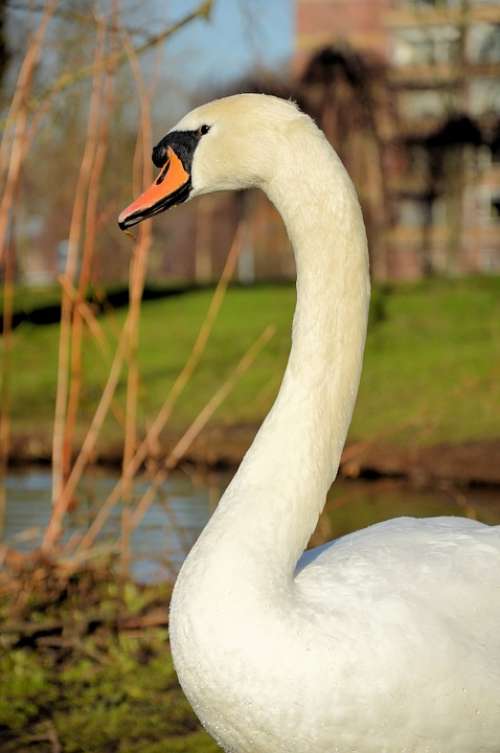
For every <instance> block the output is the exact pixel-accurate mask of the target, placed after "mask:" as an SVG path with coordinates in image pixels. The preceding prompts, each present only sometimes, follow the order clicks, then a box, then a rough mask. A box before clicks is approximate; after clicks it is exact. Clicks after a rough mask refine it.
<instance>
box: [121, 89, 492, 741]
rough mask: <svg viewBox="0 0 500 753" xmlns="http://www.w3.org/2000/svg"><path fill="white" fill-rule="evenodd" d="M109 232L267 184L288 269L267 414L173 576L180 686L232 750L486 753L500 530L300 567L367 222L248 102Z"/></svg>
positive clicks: (170, 144) (359, 535)
mask: <svg viewBox="0 0 500 753" xmlns="http://www.w3.org/2000/svg"><path fill="white" fill-rule="evenodd" d="M153 160H154V162H155V163H156V164H157V165H158V166H160V167H161V168H162V171H161V173H160V176H159V178H158V179H157V182H156V183H155V184H154V185H153V186H152V187H151V188H150V189H149V190H148V191H146V192H145V194H143V195H142V196H141V197H139V199H137V200H136V201H135V202H133V204H131V205H130V206H129V207H127V209H125V210H124V211H123V212H122V214H121V215H120V218H119V223H120V226H121V227H127V226H129V225H132V224H135V223H136V222H139V221H140V220H141V219H143V218H144V217H148V216H151V215H152V214H155V213H157V212H159V211H161V210H162V209H164V208H167V207H168V206H170V205H171V204H173V203H177V202H178V201H181V200H185V199H186V198H191V197H193V196H198V195H200V194H203V193H208V192H210V191H217V190H222V189H239V188H246V187H249V186H258V187H260V188H262V189H263V190H264V191H265V192H266V193H267V195H268V196H269V198H270V199H271V201H272V202H273V203H274V204H275V205H276V207H277V208H278V209H279V211H280V212H281V215H282V217H283V219H284V221H285V223H286V226H287V229H288V233H289V235H290V239H291V241H292V244H293V247H294V250H295V257H296V264H297V307H296V311H295V317H294V323H293V345H292V349H291V353H290V358H289V362H288V366H287V369H286V373H285V376H284V379H283V383H282V386H281V389H280V392H279V395H278V397H277V399H276V402H275V404H274V406H273V408H272V410H271V412H270V413H269V415H268V416H267V418H266V420H265V421H264V423H263V425H262V427H261V429H260V431H259V433H258V434H257V436H256V438H255V441H254V443H253V445H252V447H251V448H250V450H249V451H248V453H247V454H246V456H245V458H244V460H243V462H242V464H241V466H240V468H239V470H238V472H237V473H236V475H235V477H234V479H233V481H232V483H231V484H230V486H229V488H228V489H227V491H226V493H225V495H224V497H223V498H222V500H221V502H220V504H219V506H218V508H217V510H216V512H215V513H214V515H213V516H212V518H211V520H210V522H209V524H208V525H207V526H206V528H205V530H204V531H203V533H202V534H201V536H200V537H199V539H198V541H197V543H196V544H195V546H194V547H193V549H192V551H191V553H190V555H189V556H188V558H187V559H186V561H185V563H184V565H183V567H182V570H181V573H180V575H179V577H178V579H177V584H176V587H175V591H174V595H173V599H172V605H171V612H170V615H171V617H170V620H171V621H170V638H171V646H172V651H173V655H174V660H175V666H176V668H177V672H178V675H179V679H180V682H181V685H182V687H183V689H184V691H185V693H186V695H187V697H188V698H189V700H190V701H191V703H192V705H193V708H194V709H195V711H196V713H197V714H198V716H199V717H200V719H201V721H202V722H203V724H204V725H205V727H206V728H207V730H208V731H209V732H210V733H211V734H212V735H213V736H214V738H215V739H216V740H217V741H218V742H219V743H220V744H221V745H222V747H223V748H225V749H226V750H227V751H232V752H234V753H335V752H337V753H347V752H348V751H349V753H353V752H354V751H356V752H357V753H499V752H500V527H488V526H486V525H482V524H480V523H477V522H473V521H471V520H466V519H461V518H433V519H426V520H415V519H411V518H398V519H395V520H391V521H388V522H386V523H381V524H378V525H374V526H370V527H369V528H366V529H364V530H361V531H357V532H356V533H353V534H351V535H349V536H344V537H343V538H341V539H340V540H338V541H335V542H333V543H330V544H328V545H326V546H324V547H320V548H319V549H315V550H313V551H310V552H307V553H306V554H303V552H304V548H305V546H306V544H307V541H308V539H309V536H310V535H311V532H312V531H313V529H314V527H315V524H316V521H317V519H318V515H319V513H320V511H321V509H322V507H323V504H324V501H325V496H326V493H327V491H328V488H329V486H330V484H331V483H332V481H333V480H334V478H335V475H336V473H337V469H338V465H339V458H340V453H341V450H342V447H343V444H344V440H345V437H346V433H347V429H348V426H349V422H350V419H351V413H352V410H353V405H354V401H355V397H356V392H357V388H358V381H359V376H360V370H361V362H362V355H363V347H364V342H365V330H366V320H367V311H368V299H369V282H368V264H367V250H366V239H365V232H364V226H363V220H362V216H361V212H360V208H359V204H358V201H357V198H356V195H355V191H354V189H353V186H352V184H351V181H350V179H349V177H348V176H347V174H346V171H345V170H344V168H343V166H342V164H341V163H340V161H339V159H338V157H337V155H336V154H335V153H334V151H333V150H332V148H331V146H330V145H329V144H328V142H327V141H326V139H325V137H324V136H323V134H322V133H321V132H320V131H319V130H318V128H317V127H316V126H315V125H314V123H313V122H312V121H311V119H310V118H309V117H307V116H306V115H304V114H302V113H301V112H300V111H299V110H298V109H297V108H296V107H295V106H294V105H293V104H291V103H290V102H285V101H283V100H280V99H276V98H274V97H268V96H264V95H254V94H246V95H239V96H235V97H229V98H227V99H222V100H218V101H216V102H212V103H210V104H208V105H205V106H202V107H200V108H198V109H196V110H194V111H193V112H191V113H190V114H189V115H187V116H186V117H185V118H183V119H182V120H181V121H180V123H178V125H177V126H176V127H175V128H174V129H173V130H172V131H170V132H169V134H168V135H167V136H166V137H165V138H164V139H163V140H162V141H161V142H160V143H159V145H158V146H157V147H156V148H155V150H154V152H153Z"/></svg>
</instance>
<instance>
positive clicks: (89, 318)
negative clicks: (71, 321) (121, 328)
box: [58, 276, 125, 427]
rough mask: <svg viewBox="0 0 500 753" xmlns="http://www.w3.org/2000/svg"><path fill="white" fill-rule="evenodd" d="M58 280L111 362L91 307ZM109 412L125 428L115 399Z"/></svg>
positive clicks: (69, 286) (104, 339)
mask: <svg viewBox="0 0 500 753" xmlns="http://www.w3.org/2000/svg"><path fill="white" fill-rule="evenodd" d="M58 279H59V282H60V284H61V287H63V288H64V289H65V291H66V293H67V295H69V296H71V300H72V302H73V305H74V308H75V313H76V311H77V310H78V311H79V312H80V315H81V317H82V322H84V323H85V325H86V326H87V328H88V330H89V332H90V334H91V335H92V337H93V338H94V340H95V342H96V343H97V347H98V348H99V350H100V352H101V353H102V355H103V356H104V357H105V358H106V360H107V361H110V360H111V346H110V344H109V341H108V338H107V337H106V334H105V332H104V330H103V328H102V327H101V325H100V324H99V322H98V320H97V318H96V316H95V314H94V312H93V311H92V309H91V307H90V306H89V305H88V304H87V303H86V302H85V301H82V300H79V295H78V291H77V290H75V288H74V287H73V286H72V285H70V284H69V283H68V281H67V280H65V279H64V277H62V276H61V277H59V278H58ZM111 410H112V412H113V415H114V416H115V418H116V420H117V421H118V423H119V424H120V426H121V427H124V426H125V414H124V412H123V410H122V408H121V406H120V405H119V403H118V402H117V400H116V399H113V401H112V403H111Z"/></svg>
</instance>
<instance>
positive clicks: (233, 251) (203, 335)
mask: <svg viewBox="0 0 500 753" xmlns="http://www.w3.org/2000/svg"><path fill="white" fill-rule="evenodd" d="M243 236H244V232H243V225H240V226H239V227H238V228H237V231H236V234H235V237H234V239H233V242H232V244H231V248H230V249H229V253H228V255H227V259H226V263H225V265H224V269H223V271H222V274H221V277H220V279H219V282H218V284H217V287H216V289H215V291H214V294H213V296H212V299H211V301H210V306H209V308H208V312H207V315H206V317H205V319H204V320H203V323H202V325H201V327H200V330H199V332H198V336H197V338H196V340H195V343H194V345H193V348H192V350H191V353H190V355H189V357H188V359H187V361H186V363H185V364H184V367H183V369H182V371H181V372H180V374H179V376H178V377H177V379H176V380H175V382H174V384H173V386H172V388H171V390H170V392H169V394H168V396H167V398H166V400H165V402H164V403H163V405H162V407H161V409H160V411H159V413H158V415H157V417H156V419H155V420H154V422H153V424H152V425H151V427H150V428H149V430H148V432H147V434H146V437H145V438H144V440H143V441H142V442H141V444H140V445H139V447H138V448H137V451H136V453H135V454H134V457H133V458H132V459H131V461H130V463H129V465H128V466H127V468H126V473H127V474H128V477H129V478H130V479H132V478H133V477H134V476H135V474H136V473H137V471H138V470H139V468H140V467H141V465H142V464H143V462H144V460H145V459H146V458H147V456H148V452H149V448H150V447H151V446H152V445H156V444H158V441H159V437H160V434H161V432H162V430H163V428H164V427H165V424H166V423H167V421H168V419H169V418H170V415H171V413H172V410H173V408H174V406H175V404H176V402H177V400H178V398H179V397H180V395H181V394H182V391H183V390H184V388H185V386H186V385H187V384H188V382H189V380H190V379H191V377H192V375H193V372H194V370H195V369H196V367H197V365H198V363H199V362H200V359H201V357H202V355H203V353H204V351H205V348H206V345H207V342H208V338H209V336H210V333H211V331H212V328H213V325H214V323H215V319H216V317H217V314H218V312H219V310H220V307H221V305H222V301H223V300H224V296H225V293H226V290H227V286H228V284H229V281H230V279H231V277H232V275H233V273H234V269H235V267H236V262H237V259H238V254H239V252H240V248H241V243H242V239H243ZM75 465H76V464H75ZM70 480H71V479H70ZM68 483H69V482H68ZM124 488H125V479H124V477H123V476H122V478H120V480H119V481H118V482H117V484H116V485H115V486H114V488H113V489H112V490H111V492H110V494H109V495H108V497H107V498H106V499H105V500H104V502H103V505H102V506H103V507H105V508H110V509H111V508H112V507H114V505H115V504H116V503H117V502H118V500H119V499H120V497H121V496H122V494H123V489H124Z"/></svg>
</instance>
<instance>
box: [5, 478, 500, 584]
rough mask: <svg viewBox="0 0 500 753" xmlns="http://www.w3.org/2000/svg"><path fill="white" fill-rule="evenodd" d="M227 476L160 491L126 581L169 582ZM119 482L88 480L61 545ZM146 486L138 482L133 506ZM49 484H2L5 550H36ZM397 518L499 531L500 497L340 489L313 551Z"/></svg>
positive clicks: (393, 488) (114, 527)
mask: <svg viewBox="0 0 500 753" xmlns="http://www.w3.org/2000/svg"><path fill="white" fill-rule="evenodd" d="M230 478H231V474H209V475H203V476H201V475H200V474H198V473H192V474H188V473H186V472H181V471H177V472H176V473H174V474H172V475H171V476H170V477H169V479H168V480H167V481H166V482H165V483H164V484H163V486H162V488H161V490H160V494H159V495H158V497H157V500H156V501H155V503H154V504H153V505H152V506H151V507H150V508H149V510H148V511H147V513H146V515H145V516H144V518H143V520H142V523H141V524H140V525H139V526H138V528H137V529H136V530H135V532H134V534H133V536H132V540H131V546H132V551H133V563H132V573H133V575H134V577H135V578H136V579H137V580H138V581H152V580H157V579H159V578H165V577H168V576H173V575H174V574H175V572H176V571H177V570H178V568H179V566H180V565H181V563H182V561H183V559H184V557H185V556H186V554H187V552H188V551H189V549H190V547H191V546H192V544H193V542H194V541H195V539H196V537H197V536H198V534H199V532H200V531H201V529H202V528H203V526H204V525H205V523H206V522H207V520H208V519H209V517H210V514H211V512H212V511H213V510H214V508H215V506H216V504H217V502H218V500H219V498H220V495H221V494H222V492H223V491H224V489H225V487H226V486H227V484H228V482H229V480H230ZM117 479H118V477H117V476H116V475H115V474H113V473H112V472H110V471H102V470H96V471H93V472H91V473H88V474H87V475H86V476H85V477H84V479H83V481H82V483H81V484H80V487H79V489H78V493H77V495H76V499H77V504H76V505H74V506H73V509H72V510H71V511H70V513H69V516H68V523H69V525H68V529H67V531H66V537H67V538H69V536H71V534H73V533H75V532H81V531H84V530H85V528H86V526H87V525H88V522H89V520H91V519H92V517H93V515H94V514H95V511H96V509H98V507H99V503H100V502H102V501H103V500H104V499H105V498H106V497H107V495H108V494H109V492H110V491H111V489H112V488H113V486H114V484H115V483H116V481H117ZM147 486H148V484H147V480H146V479H145V478H139V480H138V482H137V483H136V485H135V488H134V498H135V499H139V498H140V496H141V495H142V494H143V493H144V491H145V490H146V488H147ZM50 493H51V476H50V471H49V470H48V469H46V468H40V467H28V468H25V469H23V470H21V471H12V472H11V473H10V474H9V475H8V477H7V479H6V497H7V509H6V521H5V539H6V541H7V543H9V544H10V545H12V546H15V547H16V548H18V549H21V550H24V551H26V550H29V549H31V548H33V547H35V546H37V545H38V544H39V543H40V539H41V535H42V533H43V530H44V529H45V526H46V525H47V522H48V519H49V514H50ZM122 509H123V508H122V507H121V506H120V505H118V506H116V507H115V508H114V510H113V513H112V515H111V516H110V519H109V521H108V523H107V525H106V526H105V528H104V529H103V531H102V533H101V536H100V539H99V541H100V543H102V544H105V543H107V542H108V543H110V545H111V542H116V540H117V535H118V534H119V531H120V520H121V514H122ZM398 515H415V516H419V517H424V516H433V515H465V516H467V517H472V518H476V519H477V520H481V521H483V522H485V523H489V524H500V489H499V490H493V491H491V490H489V491H488V490H482V489H472V490H467V491H465V492H464V491H459V490H456V489H454V488H453V487H451V486H450V487H443V488H441V489H438V490H434V491H432V492H430V491H425V490H416V489H413V488H411V487H408V486H407V485H405V484H403V483H401V482H396V481H392V480H390V481H376V482H374V481H370V482H362V481H338V482H336V483H335V485H334V487H333V489H332V491H331V492H330V495H329V498H328V502H327V505H326V507H325V511H324V513H323V515H322V516H321V518H320V521H319V523H318V527H317V529H316V531H315V533H314V535H313V539H312V544H313V545H314V546H317V545H319V544H321V543H324V542H325V541H327V540H329V539H332V538H335V537H337V536H340V535H342V534H345V533H348V532H350V531H352V530H356V529H357V528H362V527H364V526H367V525H370V524H371V523H376V522H379V521H381V520H386V519H387V518H392V517H396V516H398Z"/></svg>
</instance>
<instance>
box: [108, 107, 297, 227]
mask: <svg viewBox="0 0 500 753" xmlns="http://www.w3.org/2000/svg"><path fill="white" fill-rule="evenodd" d="M305 118H306V116H305V115H303V114H302V113H301V112H300V111H299V110H298V109H297V107H296V106H295V105H294V104H293V103H292V102H288V101H286V100H283V99H279V98H278V97H271V96H267V95H265V94H238V95H235V96H233V97H226V98H224V99H218V100H215V101H214V102H209V103H208V104H206V105H202V106H201V107H198V108H196V110H193V111H192V112H190V113H189V114H188V115H186V116H185V117H184V118H182V120H181V121H180V122H179V123H177V125H176V126H175V127H174V128H172V130H171V131H169V132H168V133H167V135H166V136H165V137H164V138H162V140H161V141H160V142H159V143H158V144H157V145H156V146H155V148H154V149H153V157H152V159H153V162H154V164H155V165H156V167H158V168H159V169H160V172H159V174H158V176H157V178H156V180H155V181H154V183H153V184H152V185H151V186H150V188H148V189H147V190H146V191H145V192H144V193H143V194H141V196H139V197H138V198H137V199H136V200H135V201H133V202H132V204H130V205H129V206H128V207H127V208H126V209H124V210H123V212H122V213H121V214H120V216H119V218H118V224H119V226H120V228H121V229H122V230H124V229H125V228H127V227H131V226H132V225H136V224H137V223H138V222H141V221H142V220H145V219H147V218H148V217H152V216H153V215H155V214H158V213H159V212H163V211H164V210H165V209H168V208H169V207H171V206H174V205H175V204H180V203H182V202H185V201H188V200H189V199H192V198H193V197H195V196H200V195H201V194H205V193H211V192H213V191H224V190H237V189H241V188H249V187H251V186H259V187H265V185H266V183H267V182H268V181H269V180H270V179H271V178H272V176H273V174H274V171H275V162H276V159H277V155H278V154H279V153H280V151H281V150H282V149H283V148H284V144H285V145H286V134H287V129H288V128H289V126H290V124H291V123H293V122H296V121H297V120H299V119H301V120H304V119H305Z"/></svg>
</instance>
